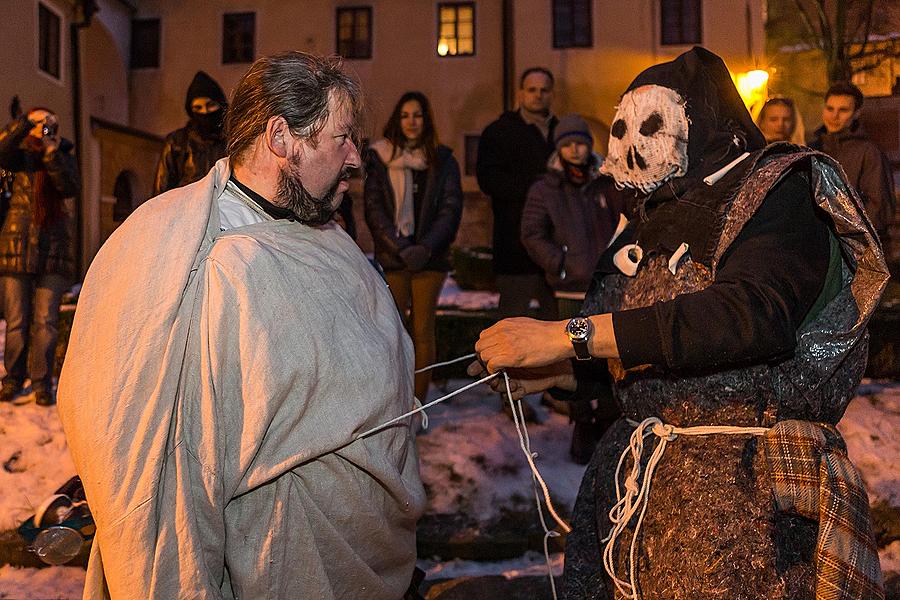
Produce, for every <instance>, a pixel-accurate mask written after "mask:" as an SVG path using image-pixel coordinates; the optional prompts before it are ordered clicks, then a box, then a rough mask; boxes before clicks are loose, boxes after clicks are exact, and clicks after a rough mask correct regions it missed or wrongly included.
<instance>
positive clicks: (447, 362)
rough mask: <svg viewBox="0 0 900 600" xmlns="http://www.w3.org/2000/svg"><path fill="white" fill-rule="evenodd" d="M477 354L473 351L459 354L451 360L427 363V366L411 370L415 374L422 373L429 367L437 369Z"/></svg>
mask: <svg viewBox="0 0 900 600" xmlns="http://www.w3.org/2000/svg"><path fill="white" fill-rule="evenodd" d="M475 356H477V355H476V354H475V353H474V352H473V353H472V354H466V355H465V356H460V357H459V358H454V359H453V360H445V361H444V362H439V363H435V364H433V365H428V366H427V367H422V368H421V369H417V370H415V371H413V373H415V374H416V375H418V374H419V373H424V372H425V371H430V370H431V369H437V368H438V367H446V366H447V365H453V364H456V363H458V362H462V361H464V360H470V359H473V358H475Z"/></svg>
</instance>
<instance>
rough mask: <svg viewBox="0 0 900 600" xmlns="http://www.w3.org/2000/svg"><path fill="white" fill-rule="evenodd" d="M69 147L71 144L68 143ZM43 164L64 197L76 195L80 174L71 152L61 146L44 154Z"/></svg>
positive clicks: (79, 183) (79, 188)
mask: <svg viewBox="0 0 900 600" xmlns="http://www.w3.org/2000/svg"><path fill="white" fill-rule="evenodd" d="M69 147H70V148H71V144H69ZM44 166H45V167H46V169H47V174H48V175H49V176H50V180H51V181H52V182H53V185H54V187H56V190H57V191H58V192H59V193H60V195H62V196H63V197H64V198H71V197H73V196H77V195H78V193H79V192H80V191H81V175H80V174H79V173H78V161H77V160H76V158H75V155H74V154H72V152H67V151H65V150H63V149H62V147H60V148H58V149H57V150H55V151H53V152H51V153H50V154H46V155H44Z"/></svg>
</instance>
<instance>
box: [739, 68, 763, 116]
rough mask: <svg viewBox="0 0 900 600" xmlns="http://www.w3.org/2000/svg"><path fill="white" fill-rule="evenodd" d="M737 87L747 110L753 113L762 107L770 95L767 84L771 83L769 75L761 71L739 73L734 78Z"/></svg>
mask: <svg viewBox="0 0 900 600" xmlns="http://www.w3.org/2000/svg"><path fill="white" fill-rule="evenodd" d="M734 83H735V86H737V90H738V93H739V94H740V95H741V99H742V100H743V101H744V104H745V105H747V108H748V109H749V110H750V111H751V113H752V112H753V110H754V108H757V107H760V106H762V103H763V102H765V101H766V96H767V95H768V88H767V84H768V83H769V73H768V72H767V71H763V70H761V69H755V70H753V71H747V72H746V73H738V74H737V75H736V76H735V78H734Z"/></svg>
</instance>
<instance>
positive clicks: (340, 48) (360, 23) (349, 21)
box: [336, 6, 372, 58]
mask: <svg viewBox="0 0 900 600" xmlns="http://www.w3.org/2000/svg"><path fill="white" fill-rule="evenodd" d="M336 21H337V53H338V54H340V55H341V56H343V57H344V58H372V8H371V7H368V6H364V7H355V8H339V9H337V19H336Z"/></svg>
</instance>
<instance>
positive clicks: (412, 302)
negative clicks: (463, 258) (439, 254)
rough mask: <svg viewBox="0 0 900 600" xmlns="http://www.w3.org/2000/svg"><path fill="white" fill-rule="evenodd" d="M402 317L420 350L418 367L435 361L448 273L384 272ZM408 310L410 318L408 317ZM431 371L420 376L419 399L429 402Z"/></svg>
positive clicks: (417, 352) (418, 377) (418, 383)
mask: <svg viewBox="0 0 900 600" xmlns="http://www.w3.org/2000/svg"><path fill="white" fill-rule="evenodd" d="M384 277H385V279H386V280H387V282H388V286H389V289H390V291H391V296H393V297H394V302H396V303H397V309H398V310H399V311H400V317H401V318H402V319H403V324H404V325H405V326H406V330H407V331H408V332H409V335H410V337H412V341H413V347H414V348H415V351H416V369H421V368H423V367H427V366H429V365H431V364H434V360H435V356H436V355H437V343H436V342H435V334H434V327H435V325H434V319H435V311H436V308H437V301H438V297H439V296H440V294H441V287H443V285H444V279H446V278H447V274H446V273H443V272H440V271H420V272H418V273H411V272H409V271H387V272H386V273H385V274H384ZM407 309H408V310H409V313H408V314H409V318H407ZM430 384H431V371H426V372H425V373H419V374H417V375H416V398H418V399H419V400H421V401H422V402H425V398H426V397H427V396H428V386H429V385H430Z"/></svg>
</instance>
